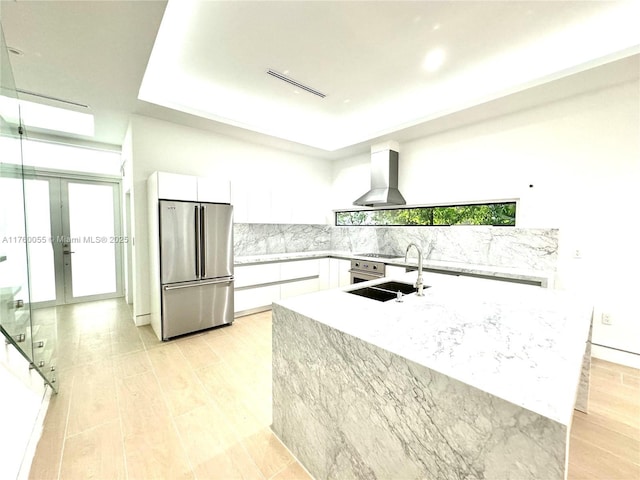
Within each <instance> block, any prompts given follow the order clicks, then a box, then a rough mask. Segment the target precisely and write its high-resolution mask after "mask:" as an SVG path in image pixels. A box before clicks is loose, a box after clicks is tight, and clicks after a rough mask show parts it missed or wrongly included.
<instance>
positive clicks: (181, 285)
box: [162, 277, 233, 291]
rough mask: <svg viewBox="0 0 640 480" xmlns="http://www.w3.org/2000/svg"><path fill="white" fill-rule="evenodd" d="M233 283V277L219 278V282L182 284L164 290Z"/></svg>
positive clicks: (169, 286) (168, 286) (166, 287)
mask: <svg viewBox="0 0 640 480" xmlns="http://www.w3.org/2000/svg"><path fill="white" fill-rule="evenodd" d="M231 282H233V277H225V278H219V279H217V280H211V281H207V282H193V283H181V284H180V285H164V286H163V287H162V288H163V289H164V290H165V291H169V290H177V289H179V288H190V287H198V286H201V285H214V284H217V283H231Z"/></svg>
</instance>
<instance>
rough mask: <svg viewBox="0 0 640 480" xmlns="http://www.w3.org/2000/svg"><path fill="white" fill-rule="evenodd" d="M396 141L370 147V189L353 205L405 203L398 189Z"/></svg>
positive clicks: (376, 205)
mask: <svg viewBox="0 0 640 480" xmlns="http://www.w3.org/2000/svg"><path fill="white" fill-rule="evenodd" d="M399 150H400V149H399V146H398V143H397V142H386V143H381V144H377V145H373V146H372V147H371V190H369V191H368V192H367V193H365V194H364V195H362V196H361V197H360V198H358V199H357V200H356V201H355V202H353V204H354V205H360V206H363V207H381V206H386V205H406V203H407V202H406V201H405V199H404V197H403V196H402V194H401V193H400V190H398V151H399Z"/></svg>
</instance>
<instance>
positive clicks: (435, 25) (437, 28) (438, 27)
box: [433, 23, 440, 31]
mask: <svg viewBox="0 0 640 480" xmlns="http://www.w3.org/2000/svg"><path fill="white" fill-rule="evenodd" d="M433 30H434V31H435V30H440V24H439V23H436V24H434V25H433Z"/></svg>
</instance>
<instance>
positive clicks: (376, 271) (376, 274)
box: [349, 260, 384, 284]
mask: <svg viewBox="0 0 640 480" xmlns="http://www.w3.org/2000/svg"><path fill="white" fill-rule="evenodd" d="M349 273H350V274H351V283H352V284H354V283H360V282H367V281H369V280H375V279H377V278H382V277H384V263H382V262H373V261H370V260H351V269H350V270H349Z"/></svg>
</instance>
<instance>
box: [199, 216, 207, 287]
mask: <svg viewBox="0 0 640 480" xmlns="http://www.w3.org/2000/svg"><path fill="white" fill-rule="evenodd" d="M205 212H206V210H205V206H204V205H202V206H201V207H200V278H207V263H206V262H207V259H206V257H205V251H206V249H207V238H206V233H207V215H206V213H205Z"/></svg>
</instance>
